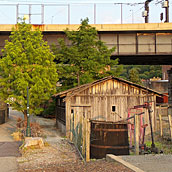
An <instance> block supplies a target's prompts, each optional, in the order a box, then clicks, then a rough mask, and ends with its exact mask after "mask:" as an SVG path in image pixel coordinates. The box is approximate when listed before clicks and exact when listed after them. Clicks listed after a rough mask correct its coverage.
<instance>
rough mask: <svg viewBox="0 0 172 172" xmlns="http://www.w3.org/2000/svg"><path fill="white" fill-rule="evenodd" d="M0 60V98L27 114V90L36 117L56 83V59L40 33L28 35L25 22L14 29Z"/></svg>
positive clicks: (27, 27) (29, 26)
mask: <svg viewBox="0 0 172 172" xmlns="http://www.w3.org/2000/svg"><path fill="white" fill-rule="evenodd" d="M9 38H10V40H9V41H8V40H6V42H5V48H4V50H3V57H2V59H1V60H0V76H1V78H0V96H1V98H2V99H3V100H6V101H7V102H8V103H10V104H11V105H12V107H13V108H14V109H16V110H18V111H21V112H23V113H24V116H25V119H26V113H27V107H26V106H27V87H28V88H29V93H30V94H29V104H30V114H32V113H34V114H39V113H40V112H41V111H42V110H43V109H42V108H41V104H42V103H43V102H44V101H46V100H48V99H49V98H50V96H51V94H53V93H54V92H55V90H56V82H57V80H58V75H57V69H56V64H55V63H54V58H55V56H54V55H53V54H52V53H51V51H50V48H49V46H48V45H47V43H46V42H44V40H43V35H42V33H41V31H39V30H36V31H31V25H29V24H26V23H25V21H22V22H21V23H18V24H17V25H16V29H13V31H12V33H11V35H10V37H9Z"/></svg>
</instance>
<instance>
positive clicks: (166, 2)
mask: <svg viewBox="0 0 172 172" xmlns="http://www.w3.org/2000/svg"><path fill="white" fill-rule="evenodd" d="M162 8H165V23H169V0H165V1H164V2H163V3H162Z"/></svg>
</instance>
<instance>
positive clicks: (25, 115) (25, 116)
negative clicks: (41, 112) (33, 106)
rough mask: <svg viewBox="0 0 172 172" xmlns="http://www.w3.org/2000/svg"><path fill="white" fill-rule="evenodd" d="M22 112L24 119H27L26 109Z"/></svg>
mask: <svg viewBox="0 0 172 172" xmlns="http://www.w3.org/2000/svg"><path fill="white" fill-rule="evenodd" d="M23 114H24V120H25V121H27V110H24V112H23Z"/></svg>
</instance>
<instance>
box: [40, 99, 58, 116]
mask: <svg viewBox="0 0 172 172" xmlns="http://www.w3.org/2000/svg"><path fill="white" fill-rule="evenodd" d="M55 106H56V102H55V99H51V101H46V102H45V103H44V106H43V109H44V111H43V112H42V114H41V115H42V116H43V117H49V118H50V117H52V118H54V117H55Z"/></svg>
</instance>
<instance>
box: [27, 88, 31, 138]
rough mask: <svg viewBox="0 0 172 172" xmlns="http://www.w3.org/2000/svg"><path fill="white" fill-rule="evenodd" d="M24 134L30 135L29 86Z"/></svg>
mask: <svg viewBox="0 0 172 172" xmlns="http://www.w3.org/2000/svg"><path fill="white" fill-rule="evenodd" d="M26 136H27V137H30V136H31V129H30V115H29V88H28V87H27V128H26Z"/></svg>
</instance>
